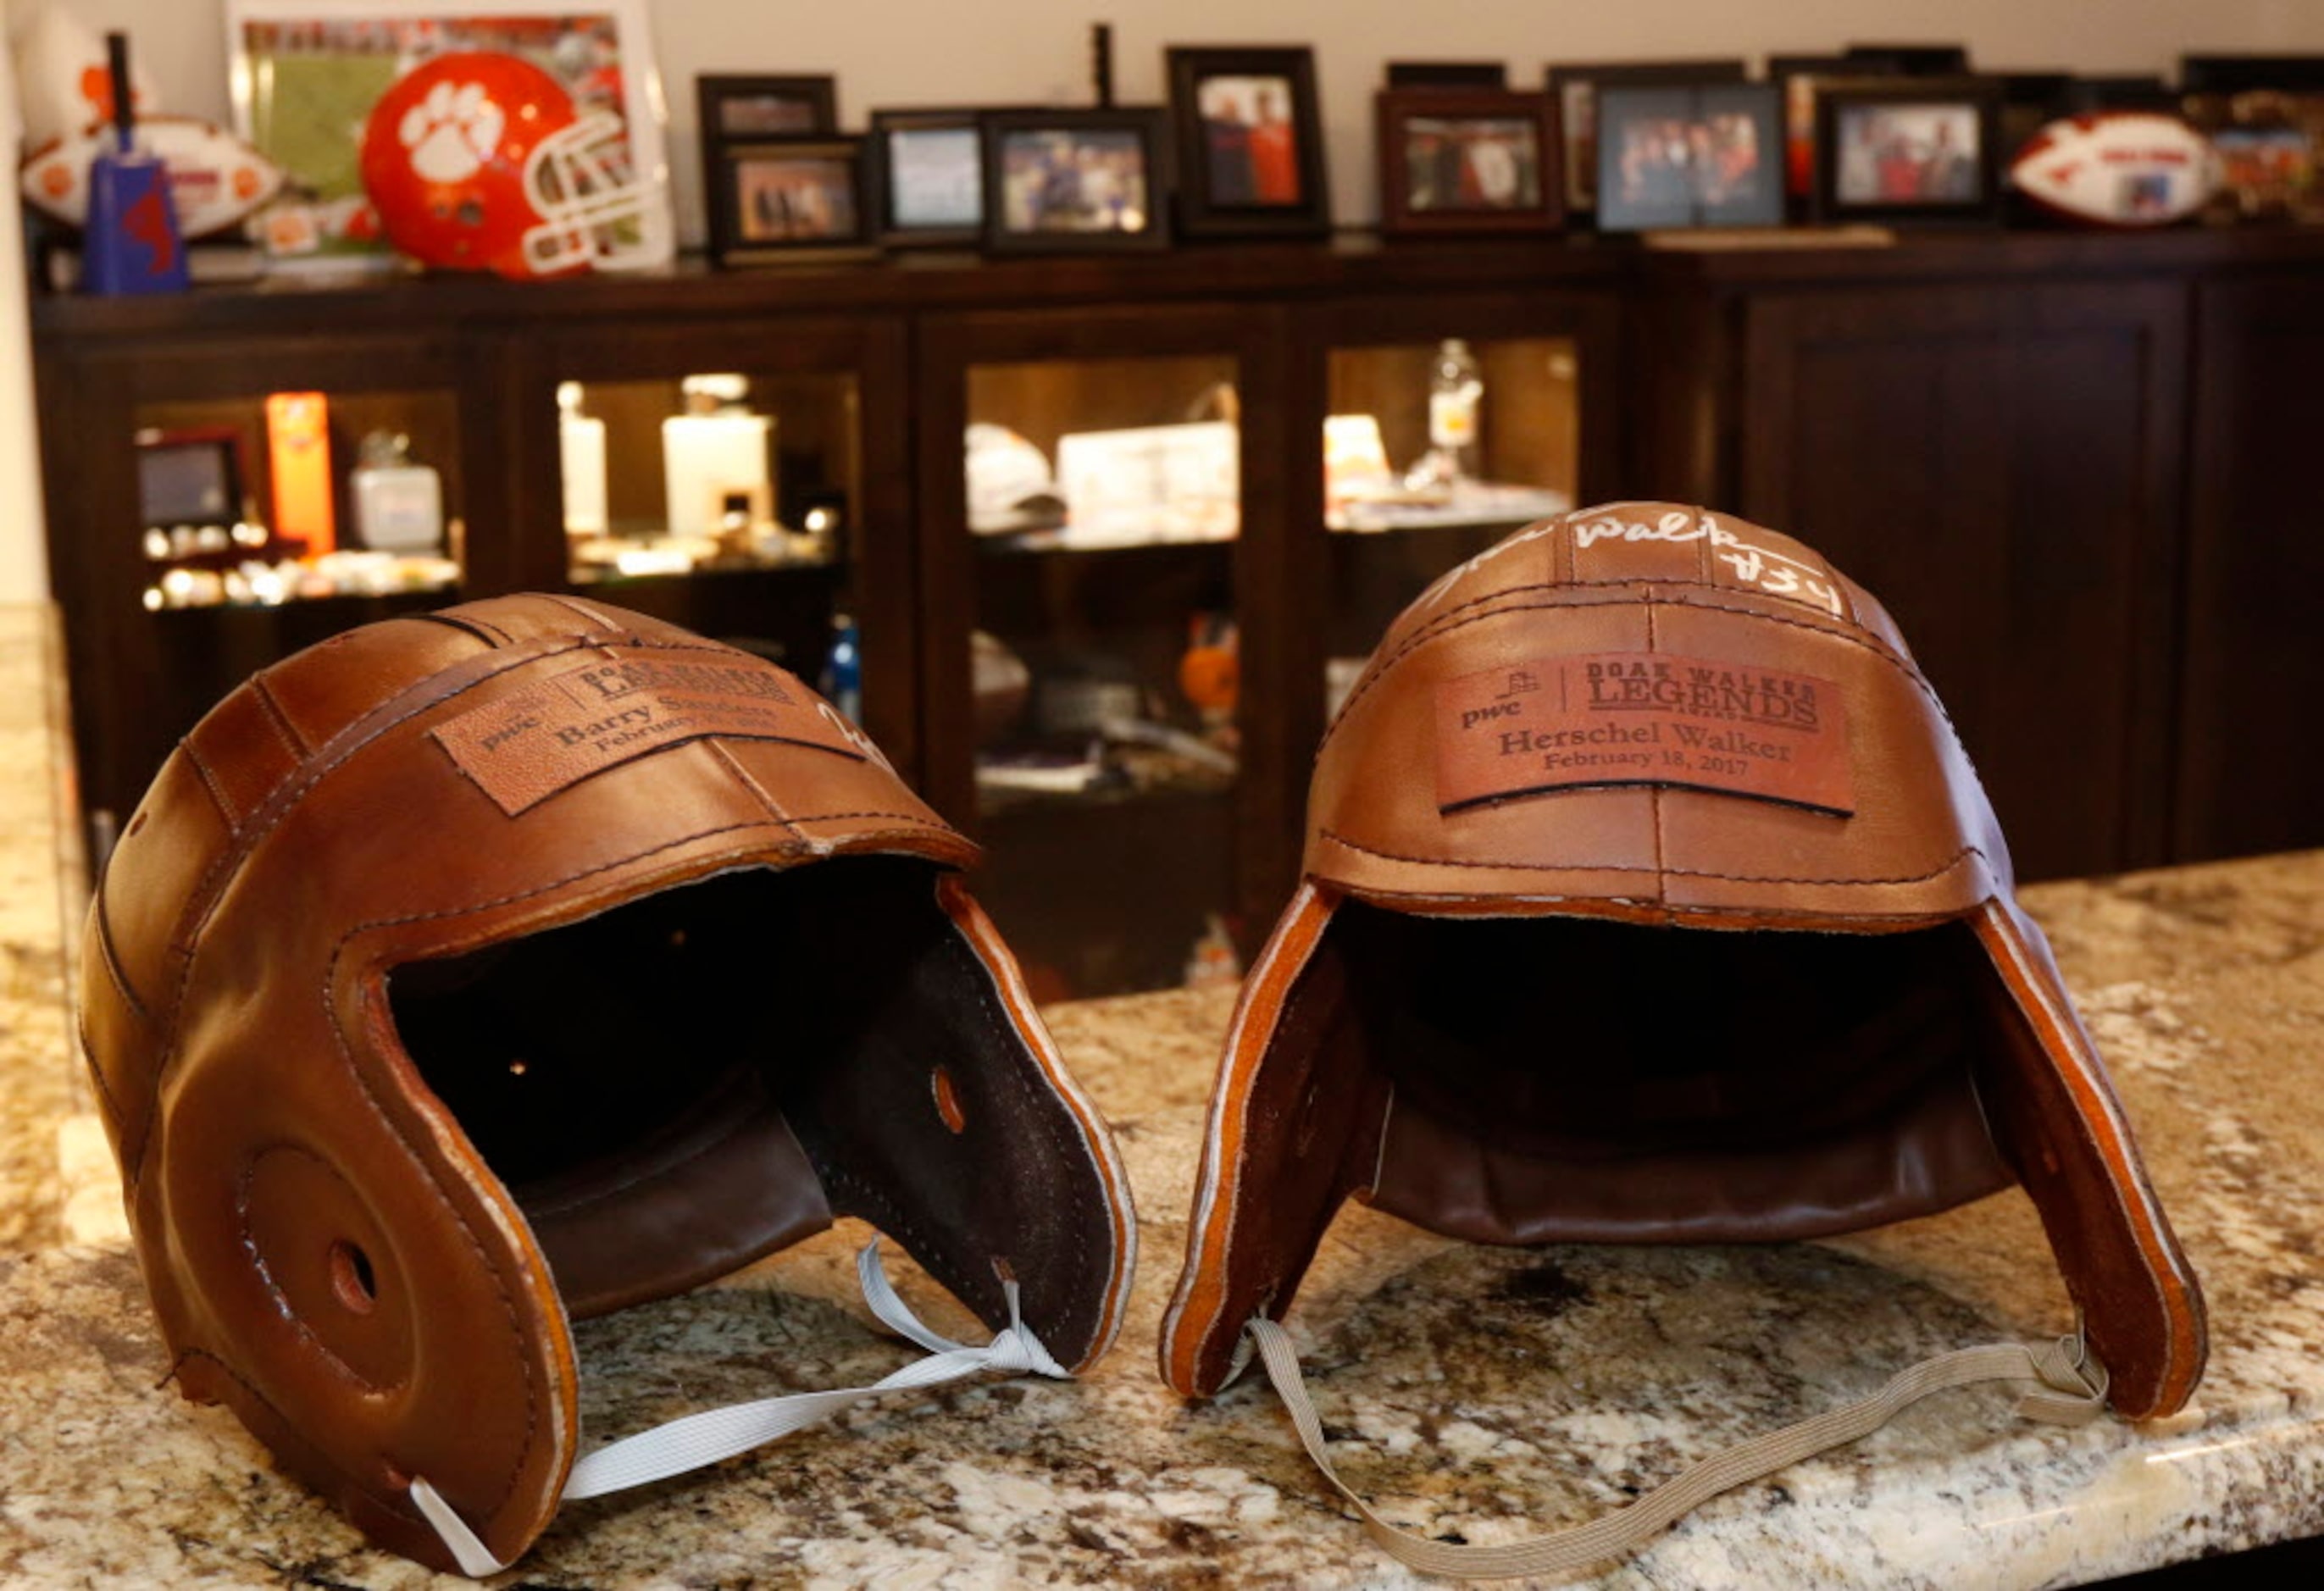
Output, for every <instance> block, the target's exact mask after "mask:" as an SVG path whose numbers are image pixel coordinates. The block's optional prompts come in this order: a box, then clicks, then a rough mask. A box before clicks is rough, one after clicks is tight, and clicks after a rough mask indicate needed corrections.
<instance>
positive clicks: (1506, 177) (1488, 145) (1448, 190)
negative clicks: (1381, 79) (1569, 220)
mask: <svg viewBox="0 0 2324 1591" xmlns="http://www.w3.org/2000/svg"><path fill="white" fill-rule="evenodd" d="M1374 108H1375V112H1376V115H1377V117H1378V124H1379V168H1380V174H1379V181H1380V232H1381V234H1382V235H1384V236H1388V237H1428V236H1440V237H1441V236H1451V235H1462V236H1466V235H1482V234H1490V233H1548V232H1555V231H1557V230H1558V228H1559V227H1561V226H1563V225H1564V222H1565V185H1564V183H1563V182H1562V181H1561V180H1560V179H1559V174H1560V172H1561V170H1563V168H1562V167H1561V166H1560V164H1559V161H1558V148H1557V107H1556V102H1555V101H1554V100H1552V99H1551V98H1550V97H1549V96H1548V95H1546V94H1541V93H1528V92H1526V91H1525V90H1523V89H1514V88H1385V89H1382V90H1381V91H1380V92H1379V95H1378V96H1377V97H1376V98H1375V100H1374Z"/></svg>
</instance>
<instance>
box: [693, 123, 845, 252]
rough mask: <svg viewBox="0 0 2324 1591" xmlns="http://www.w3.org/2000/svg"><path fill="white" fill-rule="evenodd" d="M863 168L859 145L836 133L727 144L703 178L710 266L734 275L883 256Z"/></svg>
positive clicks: (718, 153)
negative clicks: (736, 270) (750, 268)
mask: <svg viewBox="0 0 2324 1591" xmlns="http://www.w3.org/2000/svg"><path fill="white" fill-rule="evenodd" d="M866 164H867V156H866V153H865V151H864V141H863V140H862V138H860V137H850V136H842V135H839V134H835V133H826V134H821V135H815V136H808V137H803V138H760V139H753V140H751V141H750V142H747V143H727V144H725V145H724V146H723V147H722V148H721V149H720V150H719V151H718V152H717V155H716V157H715V163H714V164H713V165H711V167H710V168H709V169H708V170H705V172H704V173H703V184H704V190H705V197H706V199H707V209H708V212H709V222H710V257H711V259H712V261H713V262H715V263H716V264H718V265H720V266H722V267H730V266H735V265H766V264H776V263H781V262H799V261H828V260H860V259H867V258H869V257H871V255H872V254H874V253H878V250H877V248H876V247H875V246H874V238H875V233H874V231H873V224H872V210H871V179H870V175H869V173H868V172H867V171H866V170H865V166H866Z"/></svg>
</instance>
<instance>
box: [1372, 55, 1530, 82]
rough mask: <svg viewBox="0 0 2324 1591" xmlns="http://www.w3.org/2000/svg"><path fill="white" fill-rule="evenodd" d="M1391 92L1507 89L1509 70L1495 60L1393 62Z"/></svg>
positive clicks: (1389, 67) (1390, 65) (1506, 66)
mask: <svg viewBox="0 0 2324 1591" xmlns="http://www.w3.org/2000/svg"><path fill="white" fill-rule="evenodd" d="M1508 86H1509V69H1508V64H1507V63H1506V62H1503V61H1498V60H1392V61H1390V62H1388V87H1391V88H1506V87H1508Z"/></svg>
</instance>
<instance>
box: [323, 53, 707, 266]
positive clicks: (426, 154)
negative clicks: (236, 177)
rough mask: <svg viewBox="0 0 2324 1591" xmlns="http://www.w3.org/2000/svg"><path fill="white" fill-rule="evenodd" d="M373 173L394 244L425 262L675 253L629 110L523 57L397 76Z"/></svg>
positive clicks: (424, 67) (374, 194) (590, 259)
mask: <svg viewBox="0 0 2324 1591" xmlns="http://www.w3.org/2000/svg"><path fill="white" fill-rule="evenodd" d="M363 180H364V189H366V190H367V191H368V192H369V193H370V195H371V202H372V206H373V207H374V209H376V210H377V211H378V213H379V220H380V225H381V228H382V229H383V231H384V232H385V233H386V234H387V236H388V239H389V241H390V242H392V243H393V244H395V246H396V247H397V248H399V249H401V250H402V251H403V252H404V253H407V254H410V256H412V258H414V259H416V260H418V261H420V262H421V263H422V264H427V265H434V266H439V267H442V268H444V269H447V270H453V271H498V272H499V273H500V274H501V275H503V276H507V277H516V278H527V277H536V276H563V275H567V274H568V273H570V272H572V271H584V270H587V269H589V268H591V267H592V266H595V267H600V268H603V269H604V270H609V271H619V270H636V269H641V268H644V267H647V266H652V265H659V264H661V263H663V262H666V261H668V260H669V254H670V240H669V211H668V209H667V207H665V206H664V205H663V204H662V203H661V195H660V193H659V180H658V174H654V173H648V174H643V175H641V174H640V173H639V172H638V171H637V170H635V168H634V165H633V163H632V158H631V155H630V152H629V144H628V140H627V137H626V133H625V130H624V128H623V126H622V118H621V117H619V116H617V115H613V113H612V112H610V111H604V110H592V111H587V112H583V111H581V110H578V109H576V106H574V103H573V97H572V96H571V95H570V94H568V93H567V91H566V90H565V89H564V88H563V87H561V86H560V85H559V84H558V81H557V79H556V78H552V77H550V76H549V74H548V73H547V72H545V71H543V70H541V69H539V67H537V66H534V65H532V64H531V63H530V61H525V60H519V59H518V58H517V57H515V56H512V55H502V54H497V53H493V52H491V51H457V52H455V53H452V54H448V55H439V56H437V57H436V58H434V59H433V60H427V61H423V62H422V63H420V65H419V66H417V67H414V68H413V69H411V70H410V71H409V72H407V73H405V74H404V75H403V76H402V77H401V78H399V79H397V80H396V82H395V84H394V85H393V86H392V87H390V88H389V89H388V90H387V92H386V93H384V94H383V95H381V96H380V97H379V103H378V104H377V105H375V106H373V107H372V113H371V121H370V124H369V125H368V126H366V127H365V129H364V144H363Z"/></svg>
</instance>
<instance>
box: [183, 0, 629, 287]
mask: <svg viewBox="0 0 2324 1591" xmlns="http://www.w3.org/2000/svg"><path fill="white" fill-rule="evenodd" d="M455 51H495V52H499V53H502V54H507V55H512V56H515V57H517V58H518V59H520V60H524V61H527V62H529V63H530V64H531V65H533V66H536V67H538V68H539V69H541V70H542V71H545V72H547V73H548V74H549V77H550V78H554V79H555V81H556V83H557V85H558V87H560V88H562V89H563V90H564V92H565V93H567V94H568V95H570V96H571V97H572V99H573V103H574V106H575V109H576V112H580V113H584V114H586V113H590V112H596V111H604V112H608V113H610V114H612V115H616V116H618V117H619V118H620V119H621V123H622V137H621V139H620V141H619V143H618V145H617V153H616V155H615V159H617V160H618V161H622V162H625V164H626V170H625V171H624V172H623V173H622V175H623V176H624V177H625V178H626V179H629V180H632V181H637V182H642V183H644V184H646V185H648V186H649V187H650V188H651V189H653V190H654V192H655V194H656V195H657V198H656V201H655V203H654V204H653V205H651V206H650V207H649V209H648V211H647V218H646V219H645V220H644V221H642V222H641V223H639V224H638V225H639V226H640V228H641V236H640V237H638V238H637V239H635V240H633V241H634V244H635V245H636V246H635V250H634V253H635V256H636V257H637V259H638V260H639V262H641V263H643V262H656V261H657V259H658V260H659V261H665V262H666V261H667V260H668V259H669V258H670V257H671V255H672V254H673V253H674V252H675V241H674V233H673V231H672V227H671V224H670V218H669V159H668V156H667V153H666V151H665V145H664V128H665V125H666V124H667V122H668V119H669V118H668V113H667V108H666V106H665V105H664V102H663V99H662V92H661V79H660V75H659V70H658V69H657V67H656V65H655V60H654V53H653V41H652V35H651V31H650V28H649V26H648V20H647V5H646V0H482V3H480V4H477V5H473V6H464V5H460V4H459V3H458V0H449V3H447V0H226V60H227V61H228V63H229V69H230V72H231V86H232V90H233V98H234V119H235V132H236V133H240V134H241V135H242V136H243V137H244V139H246V140H248V141H249V142H250V143H251V144H252V145H253V146H254V148H256V149H257V150H259V151H260V152H262V153H263V154H264V155H265V156H266V157H267V158H268V159H269V160H271V161H274V162H275V164H277V165H278V166H280V167H281V168H282V170H283V173H284V179H283V186H282V191H281V194H280V195H278V196H277V197H276V198H275V200H274V201H273V202H272V204H270V205H268V206H267V207H266V208H265V209H263V210H262V211H261V212H260V213H259V214H258V215H257V216H255V217H254V218H253V220H252V222H251V224H250V225H251V228H252V232H253V235H254V239H255V241H256V242H257V244H258V245H259V248H260V249H261V251H262V252H263V253H264V255H265V257H266V261H267V263H268V267H269V269H280V270H292V271H296V270H304V269H337V270H347V269H376V270H382V271H384V270H389V269H392V268H393V267H394V266H395V264H396V262H397V255H396V253H395V251H394V250H393V249H392V248H391V247H390V246H389V244H388V243H387V240H386V239H385V238H384V237H383V236H382V235H381V231H380V226H379V221H378V217H377V216H376V215H375V214H374V211H373V209H372V206H371V204H370V201H369V199H368V198H366V196H365V194H364V185H363V177H362V170H361V162H362V156H363V141H364V128H365V125H366V124H367V122H368V121H369V119H370V115H371V108H372V106H373V105H374V103H376V102H377V100H378V99H379V97H380V96H381V95H382V94H383V92H385V91H386V89H387V88H388V87H389V86H390V85H391V84H392V83H394V82H395V81H396V80H397V79H398V78H401V77H402V76H403V74H404V73H406V72H408V71H410V69H412V68H413V67H415V66H418V65H420V63H421V62H423V61H426V60H429V59H431V58H433V57H436V56H440V55H446V54H450V53H453V52H455Z"/></svg>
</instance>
